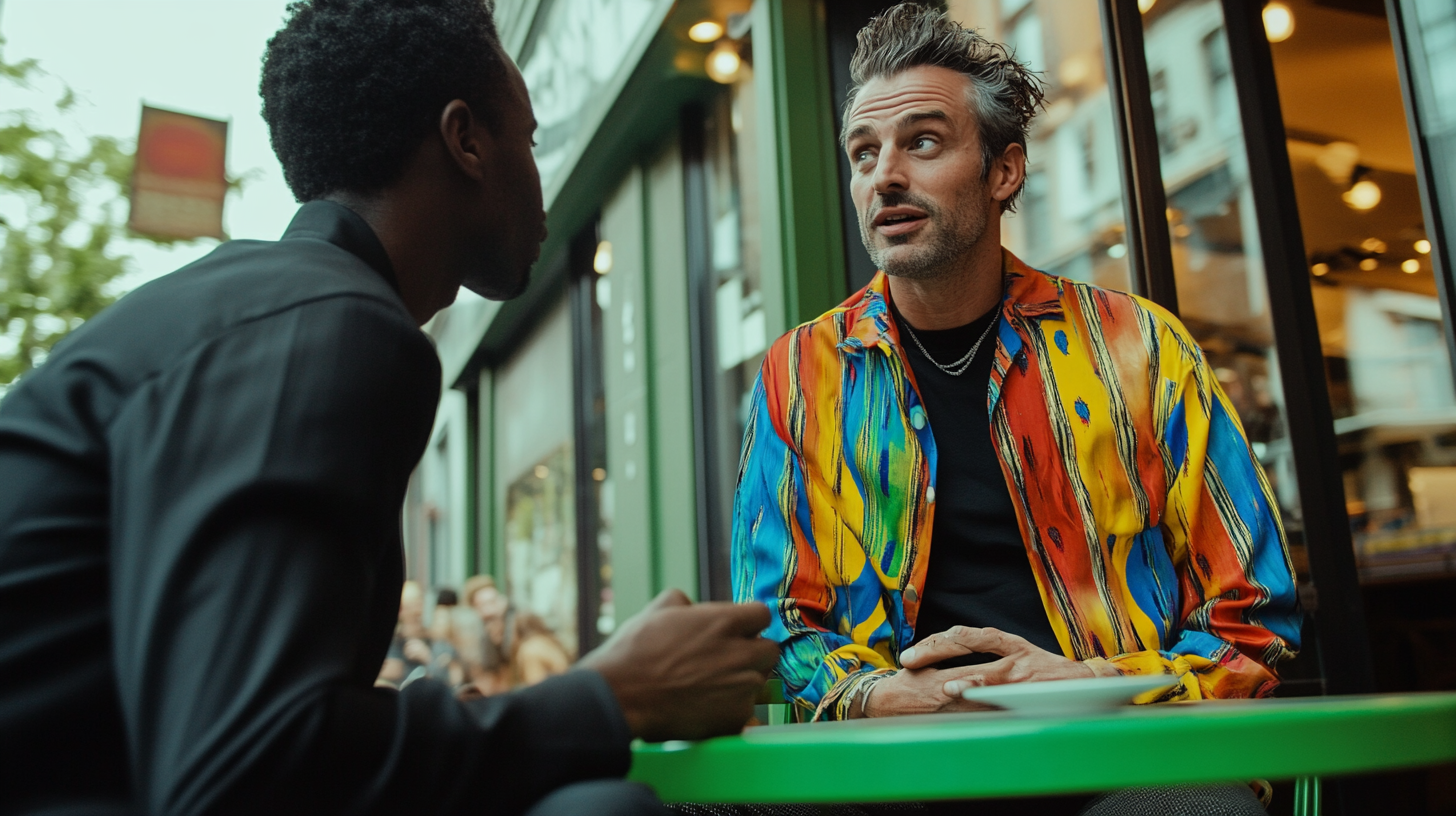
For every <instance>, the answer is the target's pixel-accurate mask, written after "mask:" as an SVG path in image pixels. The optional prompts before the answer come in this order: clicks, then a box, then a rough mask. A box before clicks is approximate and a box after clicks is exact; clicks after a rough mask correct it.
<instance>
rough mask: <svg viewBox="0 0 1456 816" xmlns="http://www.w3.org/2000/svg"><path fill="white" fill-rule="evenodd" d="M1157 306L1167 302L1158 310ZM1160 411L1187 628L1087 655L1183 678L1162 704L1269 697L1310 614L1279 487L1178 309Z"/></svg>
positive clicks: (1118, 669) (1165, 340)
mask: <svg viewBox="0 0 1456 816" xmlns="http://www.w3.org/2000/svg"><path fill="white" fill-rule="evenodd" d="M1150 308H1154V309H1155V310H1156V307H1151V306H1150ZM1156 314H1157V316H1158V317H1160V318H1161V322H1162V323H1163V331H1162V332H1161V341H1160V343H1159V354H1160V356H1161V359H1160V360H1159V361H1158V368H1159V371H1160V376H1159V377H1158V378H1157V380H1156V382H1158V383H1159V384H1160V393H1158V394H1155V395H1154V405H1155V406H1157V412H1158V413H1157V417H1158V422H1159V426H1160V427H1159V430H1160V435H1159V436H1160V438H1159V446H1160V450H1161V453H1162V455H1163V461H1164V471H1165V473H1166V476H1167V483H1168V494H1167V502H1166V505H1165V509H1164V514H1163V519H1162V525H1161V528H1162V534H1163V536H1164V538H1165V541H1164V545H1165V546H1166V547H1167V549H1168V552H1169V554H1170V556H1171V560H1172V563H1173V564H1174V565H1175V567H1176V571H1177V581H1178V588H1179V596H1180V598H1181V605H1180V608H1179V609H1178V621H1179V623H1178V627H1177V629H1176V630H1175V631H1170V632H1169V634H1168V637H1167V640H1166V641H1165V643H1166V645H1165V648H1164V649H1162V650H1160V651H1145V652H1135V653H1130V654H1123V655H1117V656H1114V657H1110V658H1107V659H1105V660H1103V659H1093V660H1090V661H1088V663H1089V664H1090V665H1091V666H1092V668H1093V670H1094V671H1096V672H1098V673H1099V674H1172V675H1176V676H1178V677H1179V678H1180V679H1181V680H1182V682H1181V683H1180V685H1179V687H1178V688H1177V689H1175V690H1174V692H1172V693H1171V694H1170V695H1168V696H1166V697H1164V698H1163V699H1193V700H1197V699H1205V698H1222V697H1262V696H1266V695H1268V694H1271V693H1273V691H1274V689H1275V688H1276V687H1277V686H1278V685H1279V679H1278V674H1277V672H1276V666H1277V665H1278V663H1279V662H1281V661H1282V660H1286V659H1288V658H1290V657H1293V656H1294V655H1295V653H1296V652H1297V651H1298V649H1299V630H1300V625H1301V623H1302V622H1303V613H1302V612H1301V610H1300V608H1299V599H1298V594H1297V592H1296V590H1295V578H1294V569H1293V566H1292V564H1291V562H1290V560H1289V549H1288V546H1287V544H1286V542H1285V538H1284V528H1283V525H1281V524H1280V521H1279V510H1278V506H1277V504H1276V503H1275V500H1274V495H1273V491H1272V490H1271V489H1270V486H1269V482H1268V479H1267V478H1266V477H1265V475H1264V471H1263V469H1262V468H1261V467H1260V466H1259V463H1258V461H1257V460H1256V459H1255V458H1254V456H1253V454H1252V452H1251V451H1250V449H1249V443H1248V440H1247V438H1246V437H1245V435H1244V430H1243V427H1242V426H1241V425H1240V424H1239V420H1238V416H1237V414H1236V413H1235V412H1234V410H1233V406H1232V405H1231V404H1230V403H1229V401H1228V398H1227V397H1226V396H1225V395H1224V393H1223V390H1222V389H1221V388H1220V387H1219V384H1218V381H1217V379H1215V378H1214V377H1213V376H1212V372H1211V371H1210V369H1209V366H1208V363H1207V360H1206V359H1205V358H1204V356H1203V352H1202V351H1201V350H1200V349H1199V347H1198V345H1197V344H1196V343H1195V342H1194V340H1193V338H1192V337H1191V336H1189V335H1188V333H1187V331H1186V330H1185V329H1183V327H1182V326H1181V324H1179V323H1178V322H1177V319H1176V318H1174V317H1173V316H1172V315H1170V314H1168V313H1166V312H1162V311H1161V310H1157V311H1156Z"/></svg>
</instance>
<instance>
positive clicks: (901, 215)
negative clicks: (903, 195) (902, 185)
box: [873, 207, 928, 236]
mask: <svg viewBox="0 0 1456 816" xmlns="http://www.w3.org/2000/svg"><path fill="white" fill-rule="evenodd" d="M927 220H928V219H927V217H926V213H925V211H924V210H922V209H919V208H918V207H886V208H884V209H883V210H880V211H879V212H878V213H876V214H875V219H874V221H873V226H874V228H875V231H876V232H878V233H879V234H881V235H885V236H894V235H904V234H906V233H909V232H914V231H915V230H917V229H919V228H920V226H921V225H922V224H924V223H925V222H926V221H927Z"/></svg>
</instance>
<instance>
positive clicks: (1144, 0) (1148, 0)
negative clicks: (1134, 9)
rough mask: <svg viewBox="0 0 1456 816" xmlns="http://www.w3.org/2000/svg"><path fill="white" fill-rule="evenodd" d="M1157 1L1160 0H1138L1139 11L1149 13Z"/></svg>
mask: <svg viewBox="0 0 1456 816" xmlns="http://www.w3.org/2000/svg"><path fill="white" fill-rule="evenodd" d="M1156 2H1158V0H1138V11H1141V12H1142V13H1143V14H1147V13H1148V12H1149V11H1151V10H1152V8H1153V4H1154V3H1156Z"/></svg>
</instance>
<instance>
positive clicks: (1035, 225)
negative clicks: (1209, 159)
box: [946, 0, 1130, 290]
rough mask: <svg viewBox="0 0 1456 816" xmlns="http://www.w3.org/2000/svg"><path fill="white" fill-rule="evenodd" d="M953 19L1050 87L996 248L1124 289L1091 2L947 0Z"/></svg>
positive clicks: (1114, 174) (1110, 141)
mask: <svg viewBox="0 0 1456 816" xmlns="http://www.w3.org/2000/svg"><path fill="white" fill-rule="evenodd" d="M946 5H947V9H948V11H949V13H950V15H951V17H952V18H953V19H955V20H957V21H959V22H960V23H961V24H963V25H965V26H967V27H970V28H977V29H980V30H981V32H982V33H983V34H985V35H986V36H987V37H990V38H991V39H993V40H999V41H1002V42H1005V43H1006V44H1007V45H1008V46H1010V47H1011V48H1013V49H1014V50H1015V51H1016V55H1017V57H1019V58H1020V59H1022V60H1024V61H1026V62H1027V63H1028V64H1029V65H1030V67H1031V68H1032V69H1033V70H1036V71H1041V72H1042V78H1043V79H1044V80H1045V81H1046V83H1047V108H1046V111H1045V112H1044V113H1042V114H1041V116H1039V117H1037V118H1036V119H1035V120H1034V121H1033V123H1032V131H1031V133H1030V134H1029V137H1028V139H1027V145H1026V148H1027V150H1026V152H1027V178H1026V188H1025V190H1024V192H1023V193H1022V200H1021V206H1020V207H1019V211H1018V212H1016V213H1011V214H1008V215H1006V216H1005V217H1004V221H1003V223H1002V242H1003V243H1004V244H1005V245H1006V247H1007V248H1008V249H1010V250H1011V251H1012V252H1014V253H1016V255H1017V256H1018V257H1019V258H1021V259H1022V260H1023V261H1026V262H1027V263H1029V264H1031V265H1032V266H1034V267H1036V268H1038V269H1042V270H1045V271H1047V272H1051V273H1053V274H1057V275H1065V276H1066V277H1069V278H1074V279H1076V280H1081V281H1088V282H1090V283H1095V284H1097V285H1099V286H1105V287H1108V288H1111V289H1121V290H1127V289H1128V288H1129V287H1130V283H1129V277H1128V261H1127V244H1126V243H1125V242H1124V235H1123V233H1124V227H1123V207H1122V175H1121V170H1120V168H1119V166H1118V153H1117V136H1116V133H1115V132H1114V131H1113V118H1112V101H1111V97H1110V96H1109V94H1108V89H1107V77H1106V73H1105V69H1104V65H1105V63H1104V59H1103V51H1102V23H1101V18H1100V17H1099V15H1098V10H1097V3H1096V2H1095V0H1019V1H1018V2H1013V1H1012V0H951V2H949V3H947V4H946Z"/></svg>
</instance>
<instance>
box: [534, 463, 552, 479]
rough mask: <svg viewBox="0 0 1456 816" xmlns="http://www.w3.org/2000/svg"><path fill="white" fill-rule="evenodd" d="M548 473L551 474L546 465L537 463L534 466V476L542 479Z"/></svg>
mask: <svg viewBox="0 0 1456 816" xmlns="http://www.w3.org/2000/svg"><path fill="white" fill-rule="evenodd" d="M550 475H551V468H549V467H546V466H545V465H537V466H536V478H537V479H544V478H546V477H547V476H550Z"/></svg>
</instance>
